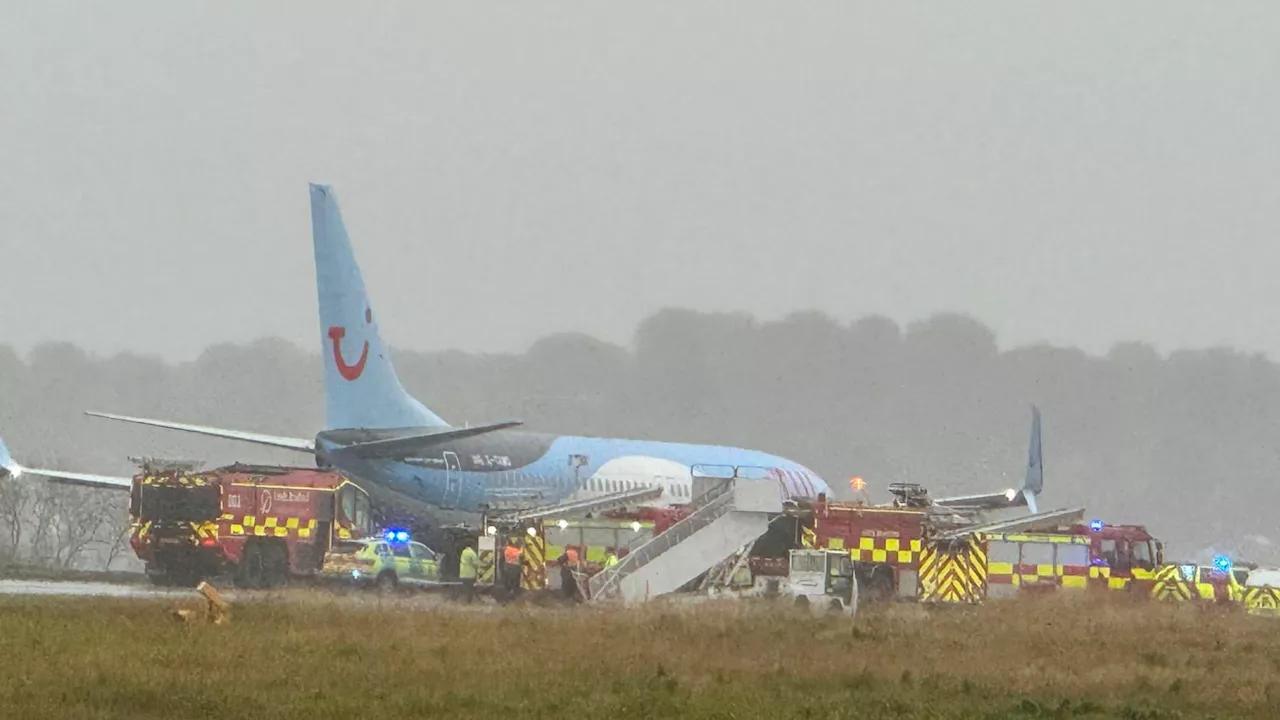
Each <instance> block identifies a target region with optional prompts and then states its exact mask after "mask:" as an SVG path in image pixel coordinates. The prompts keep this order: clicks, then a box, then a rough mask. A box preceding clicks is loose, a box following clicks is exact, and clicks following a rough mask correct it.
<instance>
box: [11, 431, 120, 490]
mask: <svg viewBox="0 0 1280 720" xmlns="http://www.w3.org/2000/svg"><path fill="white" fill-rule="evenodd" d="M23 475H34V476H39V477H43V478H45V479H46V480H53V481H54V482H58V483H64V484H70V485H85V486H88V487H96V488H107V489H109V490H129V489H131V488H132V487H133V478H127V477H118V476H114V475H94V474H91V473H76V472H66V471H63V470H50V469H48V468H33V467H27V466H25V465H20V464H18V462H17V461H16V460H14V459H13V455H11V454H10V453H9V449H8V448H7V447H5V445H4V440H0V477H4V478H18V477H22V476H23Z"/></svg>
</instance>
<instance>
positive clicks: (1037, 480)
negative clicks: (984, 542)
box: [1022, 405, 1044, 515]
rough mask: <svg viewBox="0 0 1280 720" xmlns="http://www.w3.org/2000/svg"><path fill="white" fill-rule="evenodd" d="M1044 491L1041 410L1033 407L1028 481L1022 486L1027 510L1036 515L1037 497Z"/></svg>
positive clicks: (1028, 455) (1028, 456)
mask: <svg viewBox="0 0 1280 720" xmlns="http://www.w3.org/2000/svg"><path fill="white" fill-rule="evenodd" d="M1043 491H1044V456H1043V455H1041V453H1040V408H1038V407H1036V406H1035V405H1032V406H1031V444H1030V447H1029V448H1028V449H1027V479H1026V481H1024V482H1023V484H1022V496H1023V497H1024V498H1026V501H1027V510H1030V511H1031V514H1032V515H1034V514H1036V513H1037V512H1039V511H1038V510H1037V509H1036V496H1038V495H1039V494H1040V493H1041V492H1043Z"/></svg>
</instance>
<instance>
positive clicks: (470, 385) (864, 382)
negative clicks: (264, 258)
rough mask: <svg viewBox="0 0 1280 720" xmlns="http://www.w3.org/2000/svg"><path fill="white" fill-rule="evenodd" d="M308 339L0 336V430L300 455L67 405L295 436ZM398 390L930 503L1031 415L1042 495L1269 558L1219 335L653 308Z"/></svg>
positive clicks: (411, 379) (108, 456) (1002, 462)
mask: <svg viewBox="0 0 1280 720" xmlns="http://www.w3.org/2000/svg"><path fill="white" fill-rule="evenodd" d="M318 348H319V343H318V342H317V345H316V348H308V349H302V348H299V347H297V346H295V345H292V344H290V343H286V342H284V341H280V340H277V339H264V340H259V341H257V342H253V343H250V344H245V345H228V344H222V345H214V346H211V347H210V348H208V349H207V350H206V351H205V352H204V354H203V355H201V356H200V358H199V359H197V360H196V361H194V362H190V363H182V364H166V363H164V362H162V361H160V360H159V359H156V358H151V357H139V356H133V355H117V356H114V357H108V358H99V357H94V356H91V355H88V354H86V353H85V352H83V351H81V350H80V349H78V348H76V347H75V346H73V345H70V344H46V345H42V346H40V347H38V348H36V349H34V350H33V351H32V352H31V353H30V354H29V356H28V357H26V358H25V359H23V358H21V357H19V356H18V355H17V354H16V353H15V352H14V351H13V350H12V349H10V348H7V347H5V346H0V434H2V435H3V437H4V438H5V440H6V441H8V443H9V446H10V448H11V450H13V452H14V454H15V456H17V457H18V458H19V459H23V460H25V461H27V462H29V463H33V464H34V463H36V462H45V463H53V464H57V465H59V466H61V467H63V468H65V469H79V470H97V471H106V472H117V473H123V474H128V473H131V472H132V467H131V466H130V464H129V463H128V461H127V460H126V459H125V458H126V456H127V455H136V454H150V455H160V456H168V457H184V458H193V459H194V458H198V459H204V460H208V461H210V462H218V463H221V462H226V461H231V460H236V459H240V460H252V461H275V462H284V463H293V464H303V465H306V464H311V463H312V462H313V461H312V460H311V458H309V457H307V456H305V455H297V454H292V453H288V452H272V451H269V450H262V449H258V448H255V447H253V446H246V445H241V444H237V443H230V442H225V441H216V440H208V439H204V438H199V437H196V436H190V435H185V434H182V433H177V432H172V431H162V430H151V429H147V428H138V427H132V426H126V425H123V424H119V423H113V422H110V421H107V420H101V419H96V418H87V417H85V416H84V415H83V411H84V410H86V409H101V410H112V411H117V412H123V413H132V414H141V415H148V416H153V417H165V418H171V419H175V420H186V421H192V422H199V423H206V424H211V425H221V426H226V427H236V428H245V429H251V430H258V431H262V432H274V433H283V434H293V435H298V436H310V435H311V434H313V433H314V432H315V431H316V430H317V429H318V428H319V427H320V423H321V421H322V418H323V396H322V390H321V383H320V361H319V357H318ZM394 359H395V363H396V367H397V369H398V371H399V373H400V377H401V380H402V381H403V382H404V383H405V385H406V387H407V388H408V389H409V390H410V392H412V393H414V394H415V395H417V396H418V397H419V398H420V399H422V400H423V401H424V402H425V403H427V404H428V405H429V406H430V407H431V408H432V409H434V410H435V411H436V412H437V413H439V414H440V415H442V416H443V417H445V418H446V419H447V420H449V421H451V422H453V423H455V424H462V423H464V422H471V423H473V424H474V423H480V422H486V421H496V420H504V419H508V418H519V419H522V420H524V421H525V423H526V426H527V427H528V428H529V429H536V430H547V431H555V432H570V433H581V434H594V435H620V436H628V437H635V438H651V439H666V440H679V441H692V442H705V443H721V444H729V445H737V446H745V447H753V448H759V449H763V450H768V451H771V452H775V453H779V454H782V455H785V456H788V457H791V458H794V459H796V460H798V461H800V462H803V463H805V464H807V465H808V466H810V467H811V468H813V469H814V470H816V471H817V472H819V473H820V474H821V475H822V476H823V477H825V478H827V479H828V480H829V481H830V482H831V483H832V484H833V485H834V486H836V487H837V488H838V491H839V492H840V493H842V494H843V495H845V496H846V497H847V496H851V495H852V492H851V491H850V489H849V484H848V480H849V478H850V477H851V476H854V475H857V476H861V477H862V478H865V479H866V481H867V490H868V492H869V493H870V494H871V497H872V499H876V500H887V499H888V495H887V493H886V492H885V490H884V488H885V486H886V485H887V484H888V483H890V482H894V481H910V482H918V483H922V484H924V485H927V486H928V487H930V488H931V489H932V490H933V491H934V492H935V493H959V492H966V491H978V490H987V489H992V488H995V489H1003V488H1006V487H1016V486H1017V485H1018V483H1019V482H1020V479H1021V476H1022V473H1023V467H1024V464H1025V457H1026V449H1027V439H1028V432H1029V422H1030V405H1031V404H1032V403H1035V404H1037V405H1039V406H1040V408H1041V409H1042V411H1043V413H1044V456H1045V477H1046V481H1045V493H1044V498H1043V500H1042V504H1043V506H1044V507H1046V508H1052V507H1063V506H1066V505H1069V504H1078V503H1083V504H1086V505H1087V506H1088V507H1089V508H1090V510H1089V512H1090V514H1091V515H1092V516H1094V517H1099V518H1101V519H1103V520H1106V521H1109V522H1136V523H1144V524H1146V525H1148V527H1150V528H1151V529H1152V530H1153V531H1154V532H1156V533H1158V534H1159V535H1161V536H1163V537H1165V538H1166V539H1167V540H1168V541H1169V546H1170V548H1171V550H1172V551H1173V552H1174V553H1175V554H1180V555H1183V556H1187V557H1193V556H1197V557H1201V556H1206V555H1208V554H1211V553H1213V552H1233V553H1237V554H1239V553H1243V554H1244V555H1246V556H1247V557H1253V558H1256V559H1259V560H1266V561H1271V560H1272V558H1271V557H1270V550H1269V544H1270V540H1268V538H1273V537H1280V533H1278V532H1277V530H1276V525H1277V521H1276V519H1275V518H1276V515H1277V506H1278V501H1280V488H1278V487H1277V482H1276V481H1277V478H1278V477H1280V446H1278V445H1277V442H1276V441H1277V439H1280V371H1278V369H1277V366H1276V365H1275V364H1273V363H1272V362H1270V361H1269V360H1268V359H1267V358H1266V357H1264V356H1262V355H1252V354H1244V353H1239V352H1236V351H1233V350H1231V349H1227V348H1215V349H1209V350H1196V351H1178V352H1174V353H1171V354H1169V355H1167V356H1161V355H1160V354H1159V353H1157V352H1156V351H1155V350H1154V349H1152V348H1151V347H1150V346H1147V345H1144V344H1141V343H1122V344H1118V345H1116V346H1115V347H1114V348H1112V350H1111V351H1110V352H1109V353H1108V354H1107V355H1106V356H1105V357H1096V356H1090V355H1088V354H1086V353H1084V352H1082V351H1080V350H1078V349H1074V348H1060V347H1050V346H1032V347H1023V348H1017V349H1013V350H1008V351H1005V352H1001V351H999V349H998V347H997V343H996V338H995V336H994V334H993V333H992V331H991V330H990V329H989V328H987V327H986V326H984V325H983V324H982V323H980V322H978V321H976V320H973V319H971V318H969V317H966V316H962V315H954V314H942V315H937V316H934V317H932V318H930V319H928V320H924V321H921V322H917V323H912V324H910V325H907V326H906V327H905V328H904V327H900V326H899V325H898V324H896V323H895V322H893V321H891V320H889V319H886V318H884V317H878V316H872V317H865V318H862V319H860V320H857V321H856V322H853V323H850V324H841V323H838V322H836V321H834V320H832V319H831V318H829V317H827V316H824V315H821V314H816V313H799V314H795V315H792V316H790V317H788V318H786V319H785V320H782V321H778V322H760V321H757V320H754V319H752V318H751V317H749V316H746V315H738V314H706V313H697V312H691V311H685V310H664V311H661V312H658V313H656V314H654V315H652V316H651V317H649V318H648V319H647V320H645V321H644V322H643V323H641V325H640V326H639V327H638V328H637V330H636V334H635V339H634V342H633V344H632V348H630V349H628V348H624V347H619V346H615V345H611V344H608V343H604V342H601V341H598V340H596V339H593V338H591V337H587V336H583V335H575V334H561V335H553V336H549V337H546V338H543V339H542V340H539V341H538V342H536V343H534V344H533V346H532V347H530V348H529V349H528V351H527V352H525V353H523V354H518V355H514V354H513V355H482V354H469V353H465V352H459V351H450V352H440V353H418V352H410V351H404V350H400V351H396V352H395V353H394Z"/></svg>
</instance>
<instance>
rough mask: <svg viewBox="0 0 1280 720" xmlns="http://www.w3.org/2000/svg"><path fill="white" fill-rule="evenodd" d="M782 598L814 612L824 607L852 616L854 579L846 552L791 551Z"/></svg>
mask: <svg viewBox="0 0 1280 720" xmlns="http://www.w3.org/2000/svg"><path fill="white" fill-rule="evenodd" d="M778 589H779V592H780V594H781V595H782V596H783V597H789V598H793V599H794V602H795V603H796V604H797V605H801V606H806V607H809V608H811V609H812V610H813V611H814V612H815V613H823V612H826V611H828V610H830V611H833V612H841V613H844V614H846V615H853V614H854V613H856V612H857V611H858V578H857V575H856V574H855V573H854V570H853V561H852V560H850V559H849V555H848V553H843V552H839V551H836V550H792V551H791V553H790V562H789V567H788V571H787V577H786V580H785V582H783V583H780V584H779V588H778Z"/></svg>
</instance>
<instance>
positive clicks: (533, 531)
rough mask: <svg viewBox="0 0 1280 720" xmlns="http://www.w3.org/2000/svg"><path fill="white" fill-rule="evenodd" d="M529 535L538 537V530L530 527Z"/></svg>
mask: <svg viewBox="0 0 1280 720" xmlns="http://www.w3.org/2000/svg"><path fill="white" fill-rule="evenodd" d="M529 535H530V536H531V537H537V536H538V528H535V527H532V526H531V527H530V528H529Z"/></svg>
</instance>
